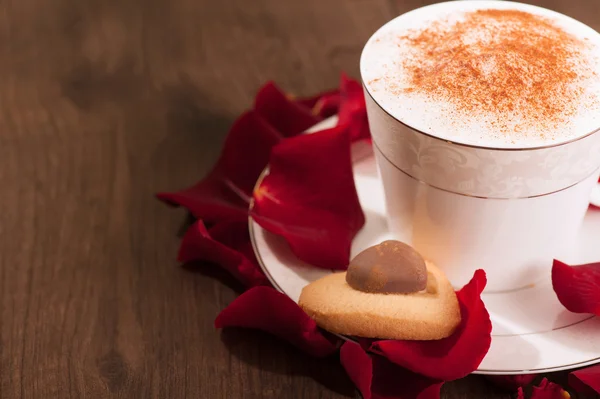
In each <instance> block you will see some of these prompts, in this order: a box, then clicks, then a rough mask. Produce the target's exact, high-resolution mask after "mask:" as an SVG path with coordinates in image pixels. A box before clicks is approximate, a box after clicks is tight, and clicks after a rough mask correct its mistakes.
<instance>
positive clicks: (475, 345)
mask: <svg viewBox="0 0 600 399" xmlns="http://www.w3.org/2000/svg"><path fill="white" fill-rule="evenodd" d="M486 282H487V280H486V276H485V272H484V271H483V270H477V271H476V272H475V275H474V276H473V278H472V279H471V281H470V282H469V283H468V284H467V285H465V286H464V287H463V288H462V289H461V290H460V291H458V292H457V297H458V301H459V303H460V310H461V316H462V322H461V324H460V326H459V327H458V329H457V330H456V332H455V333H454V334H453V335H451V336H450V337H448V338H445V339H442V340H439V341H392V340H382V341H376V342H374V343H373V345H372V346H371V350H372V351H374V352H375V353H381V354H382V355H384V356H385V357H387V358H388V359H389V360H391V361H392V362H394V363H396V364H398V365H400V366H402V367H405V368H407V369H409V370H411V371H414V372H415V373H419V374H422V375H424V376H426V377H430V378H433V379H439V380H444V381H451V380H456V379H459V378H462V377H465V376H467V375H468V374H470V373H472V372H473V371H475V370H477V367H478V366H479V364H480V363H481V361H482V360H483V358H484V356H485V355H486V353H487V351H488V350H489V348H490V343H491V331H492V323H491V322H490V316H489V314H488V312H487V310H486V308H485V305H484V303H483V301H482V300H481V292H482V291H483V289H484V288H485V285H486Z"/></svg>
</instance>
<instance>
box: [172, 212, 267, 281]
mask: <svg viewBox="0 0 600 399" xmlns="http://www.w3.org/2000/svg"><path fill="white" fill-rule="evenodd" d="M249 242H250V238H249V237H248V224H247V222H221V223H218V224H216V225H215V226H213V227H212V228H211V229H210V231H208V230H207V229H206V227H205V226H204V223H202V221H201V220H198V221H197V222H196V223H194V224H193V225H192V226H191V227H190V228H189V229H188V230H187V232H186V233H185V235H184V237H183V239H182V240H181V246H180V247H179V255H178V259H179V261H180V262H183V263H187V262H191V261H205V262H213V263H216V264H218V265H220V266H221V267H222V268H224V269H225V270H227V271H228V272H229V273H231V274H232V275H233V276H234V277H235V278H236V279H238V280H239V281H240V282H241V283H242V284H244V285H246V286H255V285H268V284H269V282H268V280H267V278H266V277H265V275H264V274H263V272H262V271H261V269H260V267H259V266H258V265H257V263H256V260H255V259H254V255H252V257H251V258H249V257H248V252H247V246H249ZM241 251H244V253H242V252H241Z"/></svg>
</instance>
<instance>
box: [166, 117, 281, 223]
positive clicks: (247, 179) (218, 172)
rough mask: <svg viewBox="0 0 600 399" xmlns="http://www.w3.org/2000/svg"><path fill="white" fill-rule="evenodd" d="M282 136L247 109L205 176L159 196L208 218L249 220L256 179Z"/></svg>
mask: <svg viewBox="0 0 600 399" xmlns="http://www.w3.org/2000/svg"><path fill="white" fill-rule="evenodd" d="M280 140H281V135H280V134H279V133H278V132H277V131H275V130H274V129H273V128H272V127H271V126H270V125H269V124H268V123H266V122H265V121H264V120H263V119H262V118H261V117H259V116H258V115H257V114H256V113H255V112H246V113H244V114H243V115H242V116H240V117H239V118H238V119H237V121H236V122H235V123H234V125H233V126H232V128H231V130H230V132H229V134H228V136H227V138H226V140H225V144H224V146H223V151H222V152H221V156H220V158H219V160H218V162H217V164H216V166H215V167H214V169H213V170H212V171H211V173H210V174H209V175H208V176H207V177H206V178H205V179H203V180H201V181H200V182H198V183H197V184H195V185H194V186H192V187H189V188H187V189H185V190H181V191H178V192H173V193H160V194H158V195H157V196H158V198H159V199H160V200H162V201H165V202H167V203H169V204H172V205H175V206H183V207H185V208H187V209H188V210H189V211H190V212H191V213H192V214H193V215H194V216H195V217H196V218H201V219H204V220H206V221H211V222H212V221H218V220H223V219H234V220H240V221H241V220H245V219H247V217H248V206H249V201H250V197H251V196H252V190H253V188H254V185H255V184H256V180H257V179H258V177H259V175H260V174H261V173H262V171H263V169H264V168H265V166H266V165H267V162H268V160H269V154H270V153H271V148H272V147H273V146H274V145H275V144H276V143H278V142H279V141H280Z"/></svg>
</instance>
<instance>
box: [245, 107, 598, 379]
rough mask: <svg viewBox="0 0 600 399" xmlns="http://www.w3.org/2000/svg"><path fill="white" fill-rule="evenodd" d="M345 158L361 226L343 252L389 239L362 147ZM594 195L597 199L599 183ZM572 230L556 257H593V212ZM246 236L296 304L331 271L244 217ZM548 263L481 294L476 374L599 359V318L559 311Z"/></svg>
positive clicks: (572, 260) (369, 158) (371, 165)
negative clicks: (481, 340)
mask: <svg viewBox="0 0 600 399" xmlns="http://www.w3.org/2000/svg"><path fill="white" fill-rule="evenodd" d="M334 124H335V119H334V118H330V119H328V120H326V121H324V122H322V123H320V124H319V125H317V126H315V127H314V128H313V129H311V131H318V130H321V129H324V128H327V127H330V126H333V125H334ZM353 158H354V160H355V163H354V178H355V182H356V188H357V190H358V196H359V199H360V203H361V205H362V207H363V211H364V213H365V216H366V224H365V226H364V227H363V229H362V230H361V231H360V232H359V233H358V235H357V236H356V237H355V239H354V241H353V243H352V254H351V256H354V255H356V254H357V253H359V252H360V251H362V250H363V249H365V248H367V247H369V246H371V245H375V244H377V243H379V242H381V241H382V240H384V239H386V238H390V236H389V233H388V231H387V226H386V215H385V205H384V197H383V189H382V187H381V183H380V181H379V177H378V173H377V168H376V165H375V159H374V158H373V155H372V152H371V151H370V146H369V147H367V146H366V145H361V144H359V145H357V146H355V148H353ZM265 173H267V171H265ZM594 195H595V197H596V198H600V189H597V192H596V193H595V194H594ZM580 234H581V238H580V239H579V240H578V245H577V247H576V248H572V249H571V251H570V253H568V254H563V255H562V256H560V257H558V259H560V260H562V261H564V262H566V263H569V264H583V263H590V262H595V261H600V244H599V243H600V210H590V211H588V213H587V215H586V218H585V221H584V224H583V226H582V229H581V232H580ZM250 236H251V239H252V243H253V246H254V251H255V253H256V256H257V259H258V261H259V263H260V265H261V267H262V269H263V271H264V272H265V274H266V275H267V277H268V278H269V280H270V281H271V283H272V284H273V286H274V287H275V288H276V289H278V290H279V291H281V292H283V293H284V294H286V295H288V296H289V297H290V298H292V299H293V300H294V301H296V302H297V301H298V298H299V296H300V292H301V290H302V288H303V287H304V286H305V285H307V284H308V283H309V282H311V281H314V280H316V279H318V278H320V277H322V276H324V275H327V274H330V273H333V271H331V270H323V269H318V268H315V267H312V266H310V265H307V264H305V263H304V262H302V261H300V260H298V258H296V256H294V254H292V252H291V250H290V249H289V247H288V245H287V243H286V242H285V241H284V240H283V239H282V238H281V237H279V236H275V235H273V234H271V233H269V232H268V231H266V230H264V229H263V228H261V227H260V226H259V225H258V224H256V223H255V222H253V221H252V220H251V221H250ZM548 266H549V269H548V278H547V279H546V280H545V281H543V282H541V283H539V284H537V285H535V286H534V287H531V288H526V289H522V290H517V291H512V292H504V293H497V294H484V295H483V300H484V302H485V304H486V307H487V309H488V311H489V313H490V316H491V318H492V323H493V330H492V346H491V348H490V350H489V352H488V354H487V356H486V357H485V359H484V360H483V362H482V363H481V365H480V367H479V369H478V370H477V372H476V373H477V374H527V373H542V372H551V371H559V370H568V369H573V368H578V367H582V366H586V365H591V364H594V363H600V318H599V317H593V316H591V315H586V314H574V313H571V312H569V311H567V310H566V309H565V308H564V307H563V306H562V305H561V304H560V303H559V302H558V299H557V298H556V295H555V294H554V291H553V289H552V284H551V281H550V265H548ZM342 338H344V337H342Z"/></svg>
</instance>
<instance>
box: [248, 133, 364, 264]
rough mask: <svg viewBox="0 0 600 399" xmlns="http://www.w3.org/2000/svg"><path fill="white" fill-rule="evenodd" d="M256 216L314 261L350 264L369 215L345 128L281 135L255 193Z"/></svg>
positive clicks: (306, 259) (301, 257)
mask: <svg viewBox="0 0 600 399" xmlns="http://www.w3.org/2000/svg"><path fill="white" fill-rule="evenodd" d="M252 217H253V218H254V220H255V221H256V222H257V223H258V224H260V225H261V226H262V227H263V228H265V229H267V230H268V231H270V232H272V233H274V234H278V235H281V236H283V237H284V238H285V239H286V241H287V242H288V243H289V245H290V247H291V249H292V251H293V252H294V254H296V256H297V257H298V258H300V259H302V260H303V261H305V262H308V263H310V264H312V265H314V266H318V267H324V268H330V269H346V267H347V265H348V262H349V257H350V246H351V244H352V239H353V238H354V236H355V235H356V233H357V232H358V231H359V230H360V229H361V227H362V226H363V224H364V222H365V217H364V214H363V212H362V209H361V207H360V203H359V202H358V195H357V193H356V187H355V185H354V177H353V174H352V162H351V158H350V140H349V137H348V132H347V130H345V129H343V128H340V127H336V128H333V129H328V130H323V131H320V132H317V133H314V134H308V135H302V136H297V137H294V138H290V139H287V140H285V141H282V142H281V143H280V144H278V145H276V146H275V147H274V148H273V151H272V153H271V159H270V164H269V174H268V175H267V176H266V177H265V179H264V180H263V181H262V182H261V184H260V186H259V187H258V189H257V190H256V192H255V193H254V208H253V210H252Z"/></svg>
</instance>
